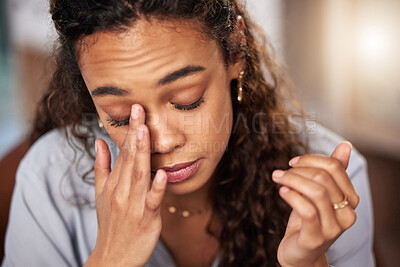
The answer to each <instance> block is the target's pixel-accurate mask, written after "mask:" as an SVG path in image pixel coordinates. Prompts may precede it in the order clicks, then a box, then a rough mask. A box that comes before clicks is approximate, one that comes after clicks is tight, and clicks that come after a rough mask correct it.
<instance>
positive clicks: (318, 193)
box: [312, 186, 328, 200]
mask: <svg viewBox="0 0 400 267" xmlns="http://www.w3.org/2000/svg"><path fill="white" fill-rule="evenodd" d="M312 194H313V196H314V198H315V199H317V200H323V199H324V198H326V197H327V196H328V192H327V190H326V188H325V187H323V186H316V187H315V188H314V190H313V191H312Z"/></svg>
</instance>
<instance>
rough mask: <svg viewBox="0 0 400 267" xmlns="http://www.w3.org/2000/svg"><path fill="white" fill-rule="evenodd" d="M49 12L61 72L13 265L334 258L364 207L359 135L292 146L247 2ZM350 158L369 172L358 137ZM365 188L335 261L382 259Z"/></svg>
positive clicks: (12, 246)
mask: <svg viewBox="0 0 400 267" xmlns="http://www.w3.org/2000/svg"><path fill="white" fill-rule="evenodd" d="M50 12H51V14H52V18H53V20H54V23H55V26H56V29H57V31H58V33H59V35H60V39H59V41H60V48H59V50H58V54H57V70H56V72H55V74H54V77H53V79H52V81H51V84H50V86H49V90H48V92H47V94H46V95H45V97H44V98H43V102H42V104H41V106H40V107H39V111H38V114H37V120H36V122H35V128H34V131H33V133H32V139H33V140H37V141H36V142H35V144H34V145H33V147H32V148H31V149H30V151H29V153H28V154H27V155H26V156H25V158H24V160H23V162H22V163H21V165H20V167H19V171H18V174H17V184H16V189H15V192H14V196H13V204H12V211H11V218H10V224H9V228H8V232H7V241H6V246H7V249H6V257H5V260H4V261H3V266H8V265H17V266H24V265H29V266H78V265H85V266H144V265H147V266H174V265H177V266H211V265H214V266H216V265H218V264H219V265H220V266H279V265H281V266H328V260H327V253H326V252H327V250H328V248H330V247H331V245H332V244H333V243H334V242H335V240H336V239H337V238H338V237H339V236H340V235H341V234H342V233H343V232H344V231H346V230H347V229H349V228H350V227H351V226H352V225H353V224H354V223H355V221H356V213H355V211H354V210H355V208H356V207H357V205H358V202H359V196H358V194H357V193H356V191H355V190H354V187H353V185H352V183H351V181H350V178H349V176H348V174H347V173H346V168H347V165H348V164H349V158H350V150H351V146H350V145H349V144H348V143H342V144H340V145H339V146H337V148H336V149H335V150H334V148H335V146H336V145H337V144H338V143H339V142H340V141H339V140H340V138H338V137H337V136H335V135H333V134H332V133H330V132H329V131H327V130H324V129H323V128H322V127H319V126H318V128H317V132H318V134H316V135H315V136H312V138H311V140H310V148H314V150H310V151H315V149H319V150H320V151H322V152H325V153H326V152H327V151H329V152H332V151H333V150H334V152H333V153H332V155H331V156H322V155H313V154H306V155H303V156H300V157H295V156H299V155H302V154H304V153H306V152H309V151H308V150H307V144H306V141H304V140H303V138H302V134H301V133H302V132H301V131H299V129H300V128H301V126H300V125H297V128H296V127H295V125H296V124H295V122H294V121H293V120H288V119H287V118H288V117H289V113H288V111H287V109H286V108H285V105H284V104H283V103H284V102H287V100H288V98H287V97H286V96H287V94H284V89H285V78H284V75H283V74H282V73H281V72H280V71H279V68H278V67H277V66H276V64H275V63H274V61H273V59H272V57H271V53H270V52H268V51H267V50H266V49H265V47H264V46H263V45H262V44H261V43H260V42H259V40H258V39H257V38H256V37H257V36H259V35H258V34H257V32H255V26H254V25H253V24H252V23H251V21H250V19H249V18H248V16H247V14H246V13H245V11H244V9H243V7H242V6H241V5H240V4H239V3H238V2H237V1H234V0H232V1H226V0H218V1H206V0H203V1H201V0H199V1H196V0H193V1H168V0H165V1H121V0H108V1H61V0H53V1H51V4H50ZM293 106H294V105H293ZM97 116H98V122H99V123H98V125H97V119H94V118H96V117H97ZM93 122H95V123H93ZM99 126H100V128H102V129H100V128H99ZM323 135H324V136H323ZM39 137H40V138H39ZM94 141H95V142H94ZM94 150H95V151H94ZM94 153H95V156H94ZM94 159H95V161H93V160H94ZM289 160H291V161H290V166H291V167H292V168H290V169H289V170H287V169H288V167H289V166H288V162H289ZM350 165H351V172H352V173H351V175H353V177H352V180H353V182H354V181H356V182H357V183H358V182H360V183H361V185H362V184H365V182H366V181H364V180H363V179H365V178H366V175H365V162H364V160H363V158H362V157H361V156H360V155H359V154H358V153H357V152H355V151H353V157H352V160H351V163H350ZM93 166H94V174H93V172H91V171H92V170H93V169H92V167H93ZM284 170H286V171H284ZM349 171H350V170H349ZM351 175H350V176H351ZM90 178H94V180H95V186H93V184H91V183H90V181H92V182H93V180H91V179H90ZM357 189H360V190H361V192H358V193H359V194H360V195H361V196H362V197H363V196H365V197H366V200H365V202H364V205H363V206H362V211H363V213H361V214H360V215H362V216H366V220H365V221H363V222H364V223H361V224H358V226H357V224H356V225H355V226H353V228H351V229H350V230H349V231H348V232H346V233H345V234H343V236H342V237H344V239H343V240H345V241H342V242H346V243H347V244H346V246H343V245H342V243H340V242H339V241H340V239H339V240H338V241H337V242H339V243H338V244H339V245H340V246H336V247H335V245H336V243H335V245H333V246H332V248H331V249H329V251H328V258H329V262H330V263H332V264H337V266H348V264H353V265H354V264H356V265H357V266H372V265H373V262H372V254H371V243H370V242H371V233H370V232H371V229H372V228H371V217H370V215H371V213H370V210H369V206H368V205H369V204H370V203H369V201H370V199H369V195H368V187H366V188H357ZM365 192H366V193H365ZM93 204H95V208H94V207H93ZM290 208H292V209H293V210H292V211H291V210H290ZM289 214H290V217H289ZM352 229H355V230H354V231H352ZM360 229H363V230H366V232H364V233H365V236H359V234H360V233H359V230H360ZM347 233H349V235H347V237H346V236H345V235H346V234H347ZM354 237H357V238H358V239H354ZM350 239H353V240H351V242H349V240H350ZM365 241H366V245H364V243H365ZM19 251H23V253H24V254H23V255H24V256H23V257H22V254H20V253H19ZM349 251H351V253H350V254H349V253H348V252H349Z"/></svg>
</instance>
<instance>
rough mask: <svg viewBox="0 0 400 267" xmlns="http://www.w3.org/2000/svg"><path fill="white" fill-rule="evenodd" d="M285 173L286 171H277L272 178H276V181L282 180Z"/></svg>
mask: <svg viewBox="0 0 400 267" xmlns="http://www.w3.org/2000/svg"><path fill="white" fill-rule="evenodd" d="M285 173H286V171H282V170H275V171H274V172H273V173H272V178H274V179H278V178H281V177H282V176H283V175H284V174H285Z"/></svg>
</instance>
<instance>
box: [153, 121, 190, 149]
mask: <svg viewBox="0 0 400 267" xmlns="http://www.w3.org/2000/svg"><path fill="white" fill-rule="evenodd" d="M149 115H150V114H149ZM146 125H147V127H148V128H149V132H150V140H151V153H152V154H156V153H160V154H165V153H170V152H172V151H174V150H177V149H179V148H181V147H183V146H184V145H185V142H186V139H185V135H184V133H183V132H181V131H180V130H179V123H178V122H177V121H176V120H173V119H168V117H167V115H157V114H152V115H150V116H147V117H146Z"/></svg>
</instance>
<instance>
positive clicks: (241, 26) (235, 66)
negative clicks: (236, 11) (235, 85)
mask: <svg viewBox="0 0 400 267" xmlns="http://www.w3.org/2000/svg"><path fill="white" fill-rule="evenodd" d="M245 30H246V25H245V23H244V19H243V18H242V16H238V17H237V18H236V26H235V30H234V31H233V32H232V33H231V35H230V37H229V38H230V41H231V43H232V44H233V47H237V48H238V49H237V50H238V51H239V52H238V53H236V54H235V55H233V58H230V63H229V66H228V75H229V79H230V80H233V79H236V78H237V77H238V76H239V73H240V72H241V71H244V70H245V68H246V51H245V50H246V46H247V41H246V34H245Z"/></svg>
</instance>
